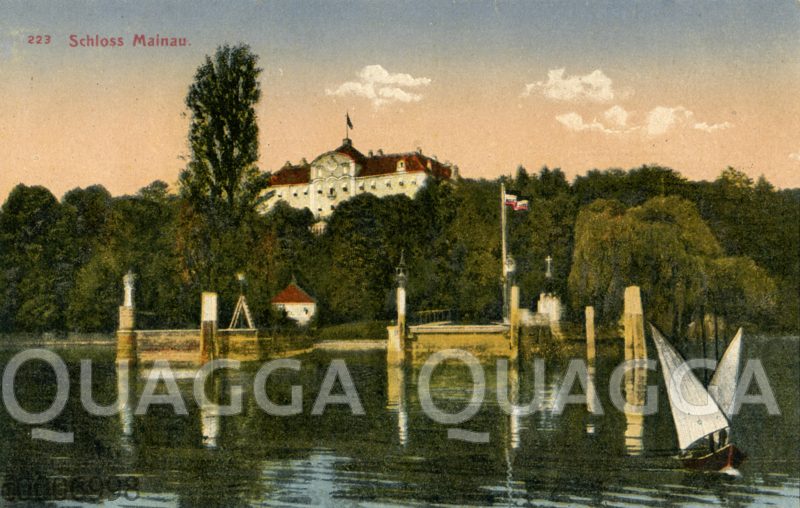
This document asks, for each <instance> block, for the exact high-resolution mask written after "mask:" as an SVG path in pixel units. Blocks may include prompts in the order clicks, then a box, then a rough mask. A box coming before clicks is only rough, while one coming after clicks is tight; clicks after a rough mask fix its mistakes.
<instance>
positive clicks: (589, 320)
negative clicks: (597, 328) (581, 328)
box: [585, 305, 597, 363]
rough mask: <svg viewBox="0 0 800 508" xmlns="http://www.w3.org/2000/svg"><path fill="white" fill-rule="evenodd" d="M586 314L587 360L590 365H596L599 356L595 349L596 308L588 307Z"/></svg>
mask: <svg viewBox="0 0 800 508" xmlns="http://www.w3.org/2000/svg"><path fill="white" fill-rule="evenodd" d="M585 312H586V359H587V360H588V361H589V363H594V359H595V357H596V356H597V350H596V349H595V336H594V307H592V306H591V305H589V306H587V307H586V309H585Z"/></svg>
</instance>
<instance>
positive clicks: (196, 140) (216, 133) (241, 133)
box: [177, 45, 269, 309]
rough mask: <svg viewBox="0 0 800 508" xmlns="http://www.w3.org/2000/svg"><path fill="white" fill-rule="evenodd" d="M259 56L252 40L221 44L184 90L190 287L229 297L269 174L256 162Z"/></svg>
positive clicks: (183, 244)
mask: <svg viewBox="0 0 800 508" xmlns="http://www.w3.org/2000/svg"><path fill="white" fill-rule="evenodd" d="M257 60H258V58H257V57H256V55H254V54H253V53H252V52H251V51H250V48H249V47H248V46H246V45H238V46H234V47H230V46H227V45H225V46H222V47H219V48H217V52H216V53H215V55H214V57H213V58H212V57H209V56H207V57H206V60H205V62H204V63H203V64H202V65H201V66H200V67H199V68H198V69H197V73H196V74H195V78H194V82H193V83H192V85H191V86H190V87H189V92H188V94H187V96H186V106H187V107H188V108H189V110H190V112H191V118H192V120H191V125H190V128H189V146H190V148H191V159H190V161H189V163H188V164H187V167H186V169H185V170H184V171H183V172H182V173H181V176H180V195H181V198H182V206H181V211H180V215H179V228H178V238H177V244H178V249H179V252H180V256H181V260H182V265H183V271H184V274H185V275H186V282H187V283H188V285H189V286H190V292H192V293H194V294H197V295H198V296H199V293H200V291H202V290H213V291H218V292H220V293H221V298H222V301H223V302H227V301H228V300H229V299H231V298H234V300H235V295H236V294H237V293H238V287H237V283H236V281H235V276H234V274H235V273H236V272H238V271H239V270H242V269H243V268H244V267H245V266H246V264H247V263H248V258H249V255H250V253H252V252H253V250H254V249H255V248H256V247H257V245H258V244H259V242H258V238H257V237H256V231H257V225H256V223H257V222H258V218H257V215H258V214H257V210H256V209H257V206H258V204H259V202H260V200H261V199H262V197H261V194H262V192H263V190H264V189H265V188H266V186H267V184H268V181H269V175H268V174H266V173H265V174H262V173H261V172H260V171H259V169H258V167H257V166H256V161H257V160H258V126H257V124H256V112H255V104H256V103H257V102H258V100H259V98H260V96H261V90H260V86H259V83H258V75H259V73H260V72H261V69H259V68H258V67H257V65H256V63H257ZM222 307H223V309H224V307H225V305H224V304H223V305H222Z"/></svg>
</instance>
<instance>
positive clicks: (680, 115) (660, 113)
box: [556, 105, 800, 160]
mask: <svg viewBox="0 0 800 508" xmlns="http://www.w3.org/2000/svg"><path fill="white" fill-rule="evenodd" d="M630 118H631V113H629V112H628V111H627V110H626V109H625V108H623V107H622V106H620V105H614V106H611V107H610V108H608V109H607V110H605V111H604V112H603V118H602V120H603V121H602V122H601V121H599V120H597V118H595V119H593V120H592V121H591V122H589V121H586V120H584V117H583V116H582V115H581V114H580V113H577V112H575V111H572V112H569V113H564V114H562V115H558V116H556V120H557V121H558V122H559V123H560V124H562V125H563V126H564V127H566V128H567V129H569V130H571V131H574V132H582V131H595V132H602V133H605V134H625V133H628V132H632V131H635V130H642V131H644V132H645V133H646V134H647V135H649V136H660V135H662V134H666V133H667V132H669V131H671V130H674V129H679V128H692V129H696V130H700V131H704V132H708V133H712V132H716V131H718V130H724V129H729V128H731V127H733V124H732V123H730V122H722V123H714V124H709V123H707V122H693V120H694V113H693V112H692V111H690V110H688V109H686V108H685V107H683V106H675V107H667V106H657V107H655V108H653V109H651V110H650V111H649V112H648V113H647V114H646V115H645V118H644V121H643V122H641V123H639V122H633V123H632V122H630ZM798 157H800V154H798ZM798 160H800V159H798Z"/></svg>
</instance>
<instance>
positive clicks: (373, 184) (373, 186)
mask: <svg viewBox="0 0 800 508" xmlns="http://www.w3.org/2000/svg"><path fill="white" fill-rule="evenodd" d="M370 187H372V189H373V190H374V189H375V187H376V185H375V182H372V185H371V186H370Z"/></svg>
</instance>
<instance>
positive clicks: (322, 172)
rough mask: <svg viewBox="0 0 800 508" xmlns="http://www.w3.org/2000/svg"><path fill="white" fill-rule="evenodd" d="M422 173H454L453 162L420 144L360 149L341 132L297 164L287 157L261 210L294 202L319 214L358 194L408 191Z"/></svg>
mask: <svg viewBox="0 0 800 508" xmlns="http://www.w3.org/2000/svg"><path fill="white" fill-rule="evenodd" d="M428 176H431V177H433V178H438V179H444V180H449V179H454V178H457V176H458V167H457V166H452V165H450V164H447V163H441V162H439V161H438V160H437V159H436V157H435V156H434V157H429V156H427V155H423V154H422V152H421V151H420V150H417V151H416V152H409V153H396V154H384V153H383V151H382V150H378V152H377V153H373V152H372V151H370V152H369V153H368V154H367V155H364V154H363V153H361V152H359V151H358V150H357V149H356V148H355V147H354V146H353V143H352V141H351V140H350V138H345V139H344V140H343V142H342V145H341V146H340V147H339V148H337V149H335V150H332V151H329V152H325V153H323V154H322V155H319V156H318V157H317V158H316V159H314V160H313V161H312V162H311V163H308V162H307V161H306V160H305V159H303V161H302V162H301V163H300V164H297V165H293V164H291V163H290V162H288V161H287V162H286V164H285V165H284V166H283V167H282V168H281V169H279V170H278V171H276V172H275V173H274V174H273V175H272V177H271V180H270V184H271V188H270V190H271V191H272V192H273V194H272V195H271V196H270V197H269V199H268V200H267V201H266V202H265V205H264V208H265V211H266V210H269V209H271V208H272V207H273V206H275V205H276V204H277V203H278V202H279V201H285V202H286V203H288V204H289V205H290V206H292V207H294V208H308V209H309V210H311V212H312V213H313V214H314V216H315V217H316V218H317V219H320V220H321V219H324V218H325V217H327V216H329V215H330V214H331V213H333V210H334V209H335V208H336V206H338V205H339V204H340V203H341V202H343V201H346V200H348V199H350V198H351V197H353V196H357V195H359V194H364V193H370V194H374V195H375V196H378V197H383V196H389V195H393V194H405V195H406V196H408V197H413V196H414V195H415V194H416V193H417V191H418V190H419V189H420V188H421V187H422V186H423V185H424V184H425V179H426V178H427V177H428Z"/></svg>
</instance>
